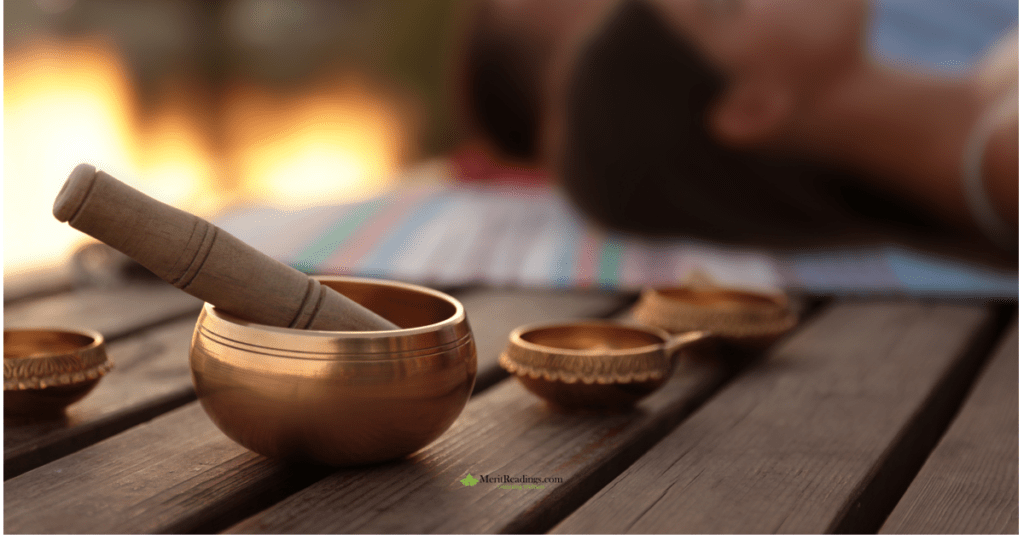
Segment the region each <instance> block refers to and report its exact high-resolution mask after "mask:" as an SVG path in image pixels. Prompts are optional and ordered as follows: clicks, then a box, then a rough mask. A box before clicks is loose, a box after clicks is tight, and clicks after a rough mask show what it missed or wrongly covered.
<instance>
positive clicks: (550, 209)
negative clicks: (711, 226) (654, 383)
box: [215, 184, 1018, 299]
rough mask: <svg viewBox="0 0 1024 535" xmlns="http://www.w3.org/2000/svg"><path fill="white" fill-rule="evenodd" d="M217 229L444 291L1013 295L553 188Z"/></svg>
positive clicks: (932, 263)
mask: <svg viewBox="0 0 1024 535" xmlns="http://www.w3.org/2000/svg"><path fill="white" fill-rule="evenodd" d="M215 221H216V223H217V224H218V225H220V226H221V227H222V228H224V229H225V230H227V231H228V232H230V233H232V234H234V235H235V236H237V237H238V238H240V239H241V240H242V241H245V242H247V243H249V244H250V245H252V246H254V247H256V248H257V249H259V250H261V251H263V252H265V253H267V254H268V255H270V256H272V257H274V258H276V259H278V260H281V261H283V262H285V263H287V264H289V265H292V266H294V267H296V268H298V269H299V270H301V271H304V272H306V273H319V274H352V275H361V276H371V277H381V278H388V279H395V280H404V281H409V282H416V283H420V284H426V285H430V286H438V287H450V286H456V285H466V284H484V285H490V286H502V287H536V288H590V287H599V288H610V289H624V290H635V289H638V288H641V287H643V286H648V285H665V284H672V283H678V282H680V281H683V280H685V279H686V278H688V277H690V276H692V275H694V274H695V273H701V274H702V275H705V276H709V277H710V278H711V279H713V280H714V281H716V282H718V283H719V284H722V285H728V286H739V287H748V288H785V289H792V290H801V291H807V292H811V293H826V294H844V293H853V294H908V295H923V296H927V295H935V296H964V297H983V298H989V297H1000V298H1011V299H1016V297H1017V294H1018V282H1017V273H1016V272H1015V271H1013V272H999V271H991V270H988V269H986V268H983V267H980V266H974V265H970V264H965V263H962V262H958V261H951V260H948V259H944V258H940V257H934V256H928V255H923V254H921V253H918V252H913V251H910V250H906V249H902V248H898V247H878V248H871V249H838V250H828V251H821V250H816V251H807V252H797V253H792V252H789V253H786V254H779V253H772V252H770V251H765V250H757V249H736V248H731V247H725V246H721V245H716V244H711V243H707V242H700V241H694V240H686V239H677V240H652V239H644V238H641V237H637V236H632V235H626V234H618V233H614V232H607V231H604V230H601V229H598V228H596V227H594V226H592V225H589V224H588V223H587V222H586V221H585V220H584V219H583V218H581V217H579V216H578V214H577V213H576V212H574V211H573V210H572V209H571V208H570V207H569V206H568V204H567V203H566V201H565V200H564V199H562V198H561V197H560V196H559V195H558V194H556V193H554V192H552V190H550V189H549V188H546V187H510V186H504V187H501V186H498V187H495V186H484V185H476V184H470V185H467V186H460V187H442V186H429V187H427V186H419V187H415V188H406V189H399V190H397V191H394V192H391V193H389V194H386V195H383V196H380V197H378V198H375V199H371V200H368V201H364V202H358V203H352V204H347V205H343V206H320V207H312V208H308V209H302V210H291V211H285V210H281V209H277V208H272V207H265V206H241V207H237V208H236V209H234V210H233V211H231V212H229V213H227V214H225V215H223V216H222V217H220V218H218V219H216V220H215Z"/></svg>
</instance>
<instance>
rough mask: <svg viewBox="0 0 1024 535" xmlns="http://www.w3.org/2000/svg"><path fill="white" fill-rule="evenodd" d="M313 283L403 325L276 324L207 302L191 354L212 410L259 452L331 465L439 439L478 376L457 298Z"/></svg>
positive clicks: (387, 455)
mask: <svg viewBox="0 0 1024 535" xmlns="http://www.w3.org/2000/svg"><path fill="white" fill-rule="evenodd" d="M318 280H320V281H321V282H322V283H324V284H326V285H327V286H330V287H331V288H333V289H335V290H337V291H339V292H341V293H342V295H346V296H348V297H349V298H351V299H352V300H354V301H356V302H357V303H359V304H361V305H363V306H366V307H367V308H369V309H370V310H373V311H375V312H377V313H378V314H380V315H381V316H384V317H385V318H387V319H389V320H390V321H392V322H394V323H395V324H397V325H398V326H400V327H401V329H399V330H393V331H375V332H342V331H305V330H298V329H288V328H281V327H269V326H266V325H259V324H254V323H249V322H246V321H243V320H240V319H238V318H236V317H233V316H231V315H229V314H227V313H224V312H221V311H219V310H217V309H216V307H214V306H212V305H210V304H209V303H207V304H206V305H205V306H204V308H203V311H202V312H201V314H200V316H199V320H198V321H197V323H196V328H195V331H194V334H193V336H192V346H191V351H190V363H191V367H192V380H193V383H194V384H195V387H196V393H197V394H198V396H199V401H200V403H201V404H202V406H203V408H204V409H205V410H206V412H207V414H208V415H209V416H210V418H211V419H212V420H213V422H214V423H215V424H216V425H217V427H219V428H220V429H221V431H223V432H224V434H226V435H227V436H228V437H230V438H231V439H233V440H234V441H236V442H238V443H239V444H241V445H243V446H245V447H247V448H249V449H251V450H253V451H255V452H257V453H261V454H263V455H266V456H268V457H275V458H286V457H287V458H299V459H306V460H312V461H316V462H320V463H326V464H330V465H335V466H348V465H359V464H368V463H374V462H380V461H384V460H389V459H396V458H399V457H403V456H405V455H408V454H410V453H412V452H414V451H416V450H419V449H420V448H422V447H424V446H426V445H427V444H429V443H430V442H432V441H433V440H434V439H435V438H437V437H438V436H440V435H441V433H443V432H444V431H445V430H446V429H448V427H449V426H451V424H452V423H453V422H454V421H455V419H456V418H457V417H458V415H459V413H461V412H462V409H463V407H465V405H466V402H467V401H468V399H469V395H470V392H471V391H472V390H473V383H474V381H475V380H476V346H475V344H474V342H473V336H472V333H471V332H470V328H469V322H468V321H467V318H466V313H465V310H464V309H463V307H462V304H461V303H459V301H457V300H456V299H454V298H452V297H450V296H448V295H445V294H443V293H441V292H438V291H435V290H431V289H428V288H424V287H421V286H415V285H412V284H403V283H398V282H391V281H382V280H372V279H360V278H353V277H318Z"/></svg>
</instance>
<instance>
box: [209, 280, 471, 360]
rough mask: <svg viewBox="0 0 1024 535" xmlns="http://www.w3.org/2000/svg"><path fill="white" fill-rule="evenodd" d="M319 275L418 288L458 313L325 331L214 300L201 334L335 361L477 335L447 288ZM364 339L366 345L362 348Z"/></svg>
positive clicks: (402, 353)
mask: <svg viewBox="0 0 1024 535" xmlns="http://www.w3.org/2000/svg"><path fill="white" fill-rule="evenodd" d="M313 278H315V279H317V280H319V281H321V282H325V283H328V285H329V283H331V282H339V283H353V284H363V285H371V286H380V287H388V288H395V289H400V290H404V291H409V292H414V293H418V294H421V295H425V296H429V297H432V298H435V299H438V300H440V301H443V302H445V303H446V304H448V305H450V306H451V307H452V309H453V312H452V314H450V315H449V316H448V317H446V318H445V319H443V320H441V321H437V322H434V323H430V324H427V325H420V326H417V327H410V328H401V329H394V330H389V331H323V330H313V329H308V330H307V329H302V330H300V329H292V328H288V327H275V326H271V325H264V324H261V323H254V322H250V321H247V320H244V319H241V318H238V317H237V316H234V315H232V314H229V313H227V312H224V311H222V310H218V309H217V308H216V307H215V306H213V305H212V304H210V303H205V304H204V305H203V315H204V316H205V317H206V321H200V322H198V323H197V325H198V326H199V328H200V332H202V334H204V335H207V336H210V335H212V337H214V338H217V339H219V341H220V342H221V343H225V342H227V343H229V344H238V345H239V346H240V347H239V349H249V350H255V351H258V352H268V351H269V353H270V354H271V356H276V357H285V358H289V357H290V358H308V359H330V360H338V359H345V358H359V359H361V360H368V359H374V360H393V359H396V358H411V357H415V356H417V354H418V353H422V352H423V351H425V350H433V349H438V348H444V347H449V346H455V345H459V344H461V343H464V342H465V340H466V339H467V338H468V337H470V336H472V332H471V330H470V328H469V326H468V325H467V323H468V322H467V317H466V309H465V307H464V306H463V305H462V303H461V302H460V301H459V300H458V299H455V298H454V297H452V296H450V295H448V294H446V293H444V292H441V291H438V290H435V289H433V288H428V287H426V286H420V285H417V284H411V283H406V282H399V281H392V280H384V279H375V278H371V277H350V276H345V275H314V276H313ZM462 331H465V332H462ZM260 336H262V337H264V338H266V340H267V342H266V343H259V344H258V343H255V342H254V339H255V338H258V337H260ZM396 340H401V341H402V342H403V343H404V345H403V346H402V347H394V346H386V342H389V341H396ZM271 342H272V343H271ZM359 343H362V345H358V346H357V344H359ZM346 345H348V346H350V349H348V350H346V348H345V346H346ZM243 346H244V347H243ZM351 346H356V347H351Z"/></svg>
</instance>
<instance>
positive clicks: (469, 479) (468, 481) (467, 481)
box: [459, 474, 480, 487]
mask: <svg viewBox="0 0 1024 535" xmlns="http://www.w3.org/2000/svg"><path fill="white" fill-rule="evenodd" d="M479 482H480V480H479V479H477V478H475V477H473V474H466V477H464V478H462V479H460V480H459V483H462V484H463V485H465V486H467V487H472V486H473V485H476V484H477V483H479Z"/></svg>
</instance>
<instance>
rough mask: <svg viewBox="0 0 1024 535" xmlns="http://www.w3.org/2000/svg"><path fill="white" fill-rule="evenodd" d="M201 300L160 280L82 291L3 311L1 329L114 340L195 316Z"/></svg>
mask: <svg viewBox="0 0 1024 535" xmlns="http://www.w3.org/2000/svg"><path fill="white" fill-rule="evenodd" d="M201 306H202V302H201V301H200V300H199V299H196V298H195V297H192V296H191V295H188V294H187V293H185V292H182V291H181V290H179V289H177V288H175V287H173V286H171V285H170V284H167V283H165V282H163V281H152V282H139V283H133V284H128V285H125V286H118V287H116V288H109V289H103V288H85V289H81V290H76V291H74V292H69V293H63V294H59V295H54V296H49V297H43V298H40V299H34V300H31V301H27V302H23V303H15V304H14V305H11V306H5V307H4V328H5V329H9V328H58V329H59V328H71V329H93V330H96V331H99V332H101V333H103V336H104V337H105V338H107V340H114V339H117V338H120V337H122V336H126V335H128V334H130V333H132V332H135V331H138V330H140V329H144V328H146V327H148V326H151V325H156V324H159V323H163V322H166V321H170V320H173V319H178V318H182V317H186V316H190V315H193V314H194V316H193V321H195V320H194V318H195V317H198V315H199V309H200V308H201Z"/></svg>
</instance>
